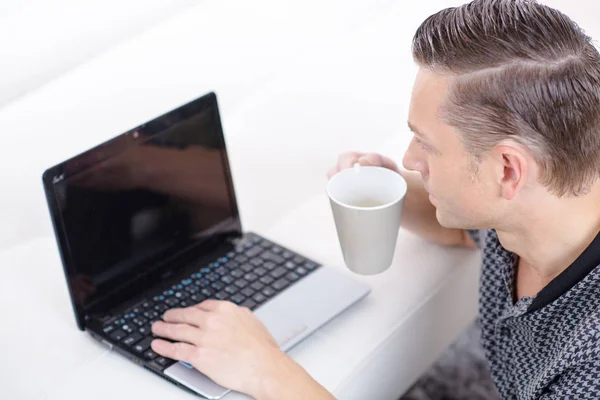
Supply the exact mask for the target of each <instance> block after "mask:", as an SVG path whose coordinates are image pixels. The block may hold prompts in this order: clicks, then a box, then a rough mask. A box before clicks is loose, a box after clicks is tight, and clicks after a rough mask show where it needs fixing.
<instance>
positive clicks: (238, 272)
mask: <svg viewBox="0 0 600 400" xmlns="http://www.w3.org/2000/svg"><path fill="white" fill-rule="evenodd" d="M244 275H245V274H244V271H243V270H241V269H239V268H238V269H234V270H233V271H231V276H233V277H234V278H241V277H242V276H244Z"/></svg>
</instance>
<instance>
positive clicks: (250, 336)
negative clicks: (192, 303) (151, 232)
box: [152, 0, 600, 400]
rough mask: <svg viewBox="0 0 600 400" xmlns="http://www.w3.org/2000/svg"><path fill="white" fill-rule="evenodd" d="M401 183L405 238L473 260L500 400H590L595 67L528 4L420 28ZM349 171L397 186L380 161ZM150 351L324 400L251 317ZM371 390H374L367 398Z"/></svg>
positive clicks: (486, 6)
mask: <svg viewBox="0 0 600 400" xmlns="http://www.w3.org/2000/svg"><path fill="white" fill-rule="evenodd" d="M413 56H414V59H415V60H416V62H417V63H418V65H419V66H420V70H419V73H418V75H417V78H416V82H415V85H414V89H413V93H412V99H411V105H410V111H409V126H410V127H411V129H412V131H413V132H414V138H413V140H412V142H411V144H410V146H409V148H408V151H407V153H406V155H405V157H404V162H403V164H404V167H405V168H406V169H407V170H410V171H416V172H418V173H419V174H420V180H419V179H418V176H417V179H415V176H414V175H413V174H412V173H410V172H407V171H404V170H403V171H399V172H401V173H402V174H403V175H404V176H405V177H406V179H407V181H408V182H409V190H408V194H407V197H406V200H405V201H406V202H405V208H404V212H403V219H402V226H403V227H404V228H406V229H409V230H411V231H413V232H415V233H417V234H419V235H421V236H423V237H425V238H428V239H430V240H432V241H434V242H436V243H439V244H443V245H456V246H467V247H475V246H476V245H478V246H479V247H481V248H482V249H483V269H482V279H481V287H480V320H481V326H482V344H483V347H484V349H485V354H486V358H487V360H488V363H489V366H490V370H491V374H492V378H493V381H494V383H495V385H496V388H497V389H498V392H499V394H500V396H501V397H502V398H504V399H592V398H593V399H598V398H600V381H599V378H598V376H600V314H599V308H598V307H599V306H600V267H598V265H599V264H600V236H599V235H598V232H599V229H600V181H599V179H598V175H599V173H600V55H599V54H598V51H597V50H596V49H595V48H594V47H593V45H592V44H591V42H590V38H589V37H587V36H586V35H585V34H584V33H583V32H582V31H581V30H580V29H579V28H578V27H577V25H575V23H574V22H572V21H571V20H570V19H569V18H568V17H566V16H565V15H563V14H561V13H560V12H558V11H556V10H553V9H551V8H548V7H546V6H542V5H539V4H536V3H534V2H533V1H527V0H523V1H510V0H475V1H474V2H472V3H470V4H467V5H464V6H462V7H458V8H451V9H446V10H442V11H440V12H439V13H437V14H435V15H433V16H431V17H429V18H428V19H427V20H426V21H425V22H424V23H423V24H422V25H421V26H420V27H419V29H418V31H417V33H416V35H415V37H414V41H413ZM356 161H358V162H360V163H361V164H363V165H379V166H384V167H386V168H390V169H394V170H398V168H397V166H396V165H395V164H394V162H393V161H391V160H390V159H387V158H385V157H382V156H379V155H376V154H361V153H348V154H344V155H342V156H341V157H340V159H339V162H338V165H337V166H336V167H334V168H333V169H332V170H331V171H330V175H331V174H334V173H336V172H337V171H339V170H341V169H344V168H348V167H350V166H351V165H353V164H354V163H355V162H356ZM153 330H154V332H155V333H156V334H157V335H159V336H163V337H166V338H170V339H172V340H175V341H176V342H177V343H174V344H172V343H168V342H166V341H162V340H156V341H154V343H153V344H152V348H153V349H154V350H155V351H156V352H157V353H159V354H162V355H164V356H167V357H171V358H175V359H178V360H184V361H187V362H189V363H191V364H193V365H194V366H195V367H196V368H197V369H199V370H200V371H202V372H204V373H206V374H207V375H208V376H210V377H212V378H213V379H214V380H215V381H216V382H218V383H220V384H222V385H225V386H228V387H231V388H233V389H235V390H239V391H242V392H245V393H248V394H250V395H251V396H253V397H255V398H257V399H261V400H263V399H265V400H266V399H286V400H293V399H331V398H333V397H332V396H331V394H329V393H327V391H326V390H325V389H324V388H322V387H321V386H320V385H319V384H318V383H316V382H315V381H314V380H312V378H311V377H310V376H308V375H307V373H306V372H305V371H303V370H302V368H301V367H300V366H299V365H298V364H296V363H295V362H294V361H293V360H291V359H290V358H289V357H287V356H286V355H285V354H284V353H282V352H280V351H279V350H278V349H277V346H276V344H275V343H274V341H273V339H272V338H271V336H270V335H269V334H268V333H267V331H266V330H265V328H264V326H262V324H261V323H260V322H258V321H257V319H256V318H255V317H254V316H253V315H252V314H251V313H250V312H249V311H248V310H245V309H241V308H238V307H236V306H234V305H232V304H229V303H222V302H216V301H206V302H204V303H201V304H199V305H198V306H196V307H191V308H187V309H179V310H171V311H168V312H167V313H166V314H165V316H164V322H157V323H156V324H155V325H154V326H153ZM374 384H376V382H374Z"/></svg>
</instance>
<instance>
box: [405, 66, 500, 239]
mask: <svg viewBox="0 0 600 400" xmlns="http://www.w3.org/2000/svg"><path fill="white" fill-rule="evenodd" d="M451 80H452V77H449V76H445V75H441V74H438V73H435V72H432V71H429V70H425V69H423V68H421V69H420V71H419V73H418V74H417V78H416V81H415V84H414V87H413V92H412V98H411V104H410V110H409V116H408V123H409V125H410V127H411V130H412V131H413V133H414V137H413V139H412V141H411V143H410V146H409V148H408V150H407V152H406V154H405V156H404V160H403V165H404V167H405V168H406V169H408V170H412V171H417V172H419V173H420V174H421V178H422V179H423V183H424V185H425V189H426V190H427V191H428V192H429V194H430V197H429V200H430V201H431V203H432V204H433V205H434V206H435V207H436V210H437V211H436V217H437V219H438V222H439V223H440V224H441V225H442V226H445V227H448V228H463V229H466V228H479V227H484V226H489V224H490V223H491V220H493V219H494V217H495V216H494V215H493V212H494V208H493V207H492V203H493V201H494V196H493V187H492V185H490V184H491V182H488V184H487V185H486V180H485V171H479V172H477V173H474V161H473V160H472V157H471V156H470V155H469V154H468V153H467V151H466V150H465V149H464V147H463V145H462V143H461V141H460V139H459V136H458V134H457V132H456V130H455V129H454V128H453V127H451V126H449V125H446V124H445V123H444V122H443V121H442V120H441V119H440V116H439V113H438V111H439V108H440V106H441V105H442V104H443V103H444V101H445V99H446V95H447V92H448V87H449V83H450V82H451ZM484 164H485V163H484ZM482 166H483V165H475V167H482ZM475 169H477V168H475ZM482 177H483V178H484V179H482Z"/></svg>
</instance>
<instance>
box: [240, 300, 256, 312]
mask: <svg viewBox="0 0 600 400" xmlns="http://www.w3.org/2000/svg"><path fill="white" fill-rule="evenodd" d="M240 306H241V307H248V308H249V309H251V310H253V309H254V307H256V303H255V302H254V301H253V300H250V299H246V300H244V302H243V303H242V304H240Z"/></svg>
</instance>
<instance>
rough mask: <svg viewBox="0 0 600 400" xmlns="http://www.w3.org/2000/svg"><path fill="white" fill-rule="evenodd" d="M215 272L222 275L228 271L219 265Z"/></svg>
mask: <svg viewBox="0 0 600 400" xmlns="http://www.w3.org/2000/svg"><path fill="white" fill-rule="evenodd" d="M215 272H216V273H217V274H219V275H221V276H223V275H227V274H228V273H229V270H228V269H227V268H225V267H219V268H217V270H216V271H215Z"/></svg>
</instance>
